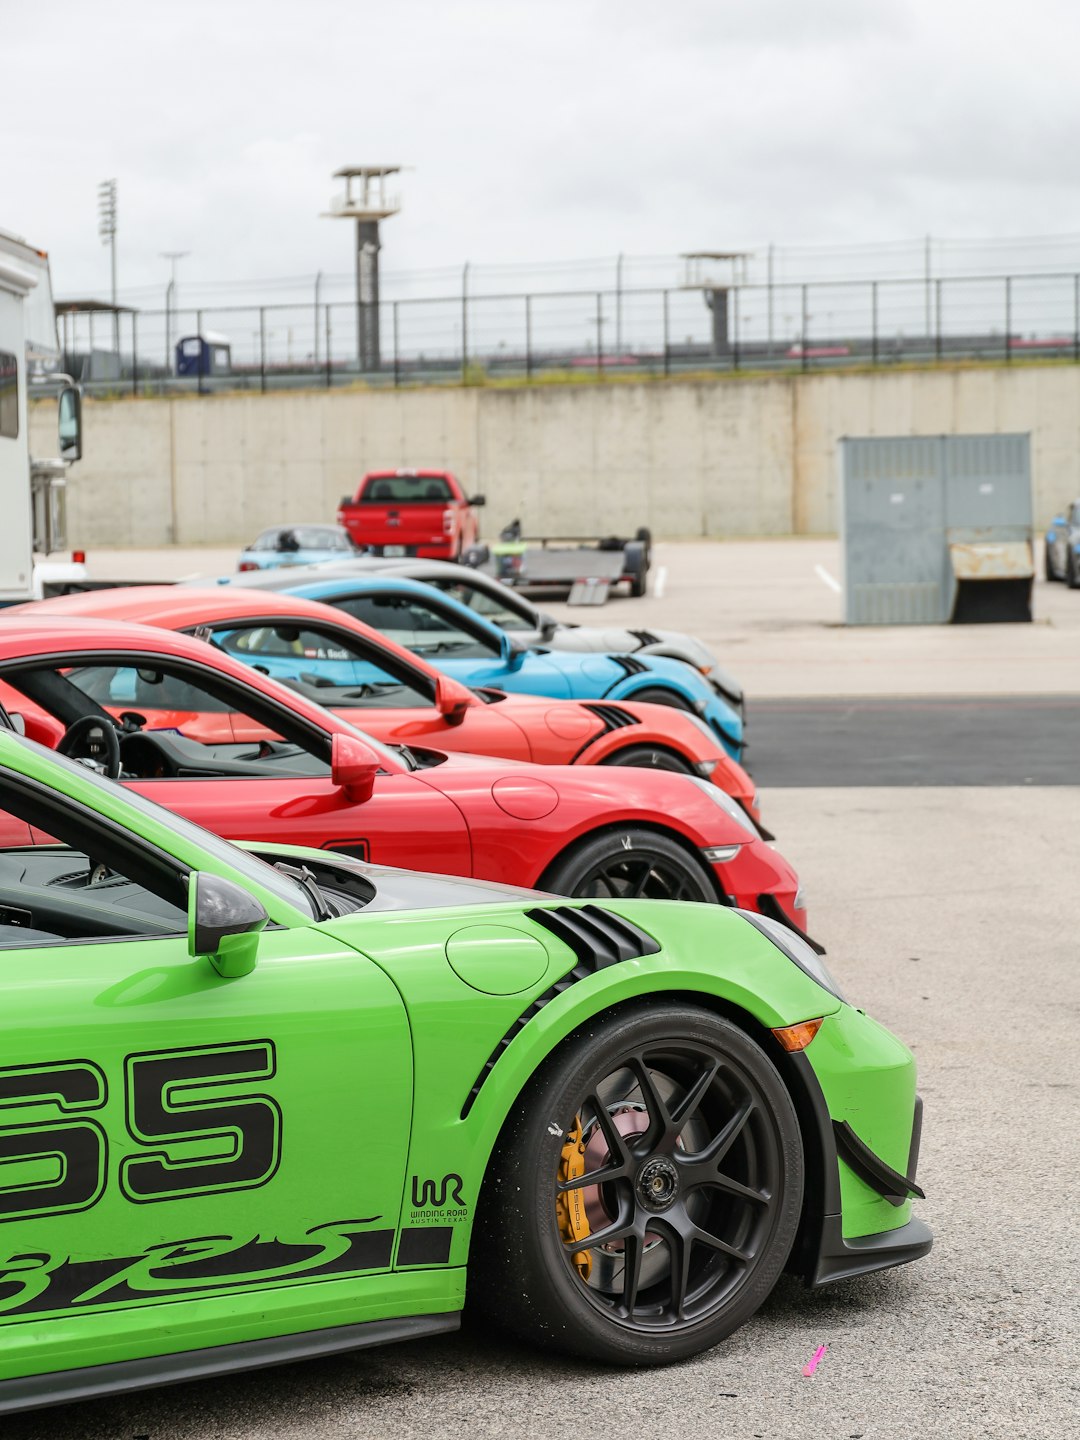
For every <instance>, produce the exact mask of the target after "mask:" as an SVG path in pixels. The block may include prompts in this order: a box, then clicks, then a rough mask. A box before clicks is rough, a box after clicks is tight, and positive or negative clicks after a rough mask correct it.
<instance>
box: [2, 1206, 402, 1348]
mask: <svg viewBox="0 0 1080 1440" xmlns="http://www.w3.org/2000/svg"><path fill="white" fill-rule="evenodd" d="M381 1219H382V1216H380V1215H371V1216H367V1217H364V1218H362V1219H356V1220H332V1221H328V1222H327V1223H326V1224H323V1225H316V1226H313V1227H312V1228H311V1229H310V1230H307V1231H304V1232H303V1233H302V1234H301V1235H298V1236H297V1237H295V1238H291V1239H288V1238H276V1239H262V1238H261V1237H259V1236H257V1235H256V1236H251V1237H248V1238H241V1237H237V1236H233V1235H200V1236H194V1237H192V1238H190V1239H186V1240H173V1241H170V1242H169V1243H167V1244H163V1245H152V1246H150V1248H149V1249H148V1250H147V1251H146V1253H145V1254H143V1255H119V1256H111V1257H108V1258H103V1259H99V1260H71V1259H69V1258H67V1257H66V1256H63V1255H46V1254H41V1253H23V1254H9V1255H7V1256H5V1257H4V1258H0V1323H2V1322H3V1321H4V1320H6V1319H7V1318H9V1317H19V1318H22V1317H24V1316H26V1315H41V1316H42V1318H45V1317H47V1316H48V1315H49V1313H50V1312H51V1313H53V1314H71V1312H72V1311H73V1310H77V1309H83V1308H93V1307H95V1306H99V1305H104V1306H109V1307H112V1306H116V1305H123V1304H125V1303H131V1302H140V1301H146V1300H150V1299H157V1300H163V1299H166V1300H167V1299H182V1298H184V1297H186V1296H191V1295H192V1294H194V1295H196V1296H198V1295H199V1294H202V1293H206V1292H211V1291H217V1290H221V1289H229V1288H233V1287H238V1286H253V1285H254V1286H266V1285H273V1284H275V1283H287V1282H289V1281H296V1280H315V1279H323V1278H325V1279H333V1278H338V1277H340V1278H342V1279H344V1278H346V1277H347V1276H349V1275H355V1274H357V1273H360V1272H363V1271H368V1270H382V1269H386V1268H388V1267H389V1264H390V1256H391V1251H392V1249H393V1242H394V1231H393V1230H392V1229H382V1228H380V1229H377V1230H373V1229H370V1228H368V1227H370V1226H371V1225H374V1224H375V1222H376V1221H378V1220H381Z"/></svg>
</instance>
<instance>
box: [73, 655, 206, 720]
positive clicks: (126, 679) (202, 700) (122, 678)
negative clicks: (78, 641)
mask: <svg viewBox="0 0 1080 1440" xmlns="http://www.w3.org/2000/svg"><path fill="white" fill-rule="evenodd" d="M68 679H69V680H70V681H71V682H72V684H74V685H77V686H78V687H79V689H80V690H81V691H82V692H83V694H84V695H89V697H90V699H91V700H96V701H97V703H98V704H99V705H100V706H102V708H103V709H105V710H108V711H110V712H112V713H113V714H116V715H117V716H118V715H119V714H120V712H121V711H123V710H138V711H140V712H143V713H145V712H146V711H149V712H150V714H151V715H155V716H160V714H161V712H167V713H172V712H176V713H178V714H180V715H183V714H186V713H195V714H207V713H210V714H218V715H227V714H229V712H230V709H231V707H230V706H229V705H226V703H225V702H224V701H223V700H219V699H218V697H217V696H216V695H211V694H209V693H208V692H207V691H206V690H204V689H203V688H202V687H201V686H199V685H194V684H192V682H191V681H190V680H186V679H181V678H180V677H179V676H178V675H173V674H170V673H169V672H168V671H165V670H156V669H150V668H145V667H140V668H138V669H135V668H134V667H132V666H130V665H93V666H91V665H87V666H84V667H82V668H81V669H78V670H71V671H69V672H68Z"/></svg>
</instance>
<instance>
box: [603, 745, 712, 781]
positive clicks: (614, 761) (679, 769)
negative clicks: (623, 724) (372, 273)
mask: <svg viewBox="0 0 1080 1440" xmlns="http://www.w3.org/2000/svg"><path fill="white" fill-rule="evenodd" d="M600 763H601V765H632V766H635V767H637V768H638V769H641V770H673V771H674V772H675V773H676V774H677V775H696V774H697V771H696V770H695V769H694V767H693V765H692V764H691V763H690V761H689V760H684V759H683V757H682V756H681V755H676V754H675V753H674V752H673V751H671V750H664V749H663V748H662V747H661V746H659V745H627V746H626V747H625V749H623V750H616V751H615V754H614V755H605V756H604V758H603V760H601V762H600Z"/></svg>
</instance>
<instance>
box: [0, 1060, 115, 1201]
mask: <svg viewBox="0 0 1080 1440" xmlns="http://www.w3.org/2000/svg"><path fill="white" fill-rule="evenodd" d="M105 1093H106V1092H105V1076H104V1075H103V1074H102V1073H101V1071H100V1070H99V1069H98V1067H97V1066H96V1065H92V1064H91V1063H90V1062H89V1061H88V1060H71V1061H66V1062H61V1063H60V1064H57V1065H20V1066H12V1067H11V1068H8V1069H3V1070H0V1109H4V1110H8V1109H20V1110H21V1109H29V1108H30V1107H35V1108H39V1107H41V1106H46V1105H48V1106H55V1108H56V1109H57V1110H59V1111H60V1113H61V1115H62V1116H67V1117H70V1118H65V1119H60V1120H48V1121H45V1122H44V1123H41V1122H38V1123H36V1124H33V1123H26V1124H22V1125H12V1126H9V1127H7V1128H5V1129H3V1130H0V1221H4V1220H22V1219H25V1218H26V1216H28V1215H65V1214H67V1213H69V1212H70V1211H72V1210H87V1209H89V1208H90V1206H91V1205H96V1204H97V1202H98V1201H99V1200H100V1199H101V1196H102V1193H103V1191H104V1189H105V1166H106V1158H107V1155H108V1144H107V1141H106V1138H105V1131H104V1130H103V1129H102V1128H101V1126H100V1125H99V1124H98V1123H97V1121H95V1120H87V1119H82V1118H79V1116H78V1112H79V1111H85V1110H100V1109H101V1107H102V1106H103V1105H104V1104H105Z"/></svg>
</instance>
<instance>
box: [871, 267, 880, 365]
mask: <svg viewBox="0 0 1080 1440" xmlns="http://www.w3.org/2000/svg"><path fill="white" fill-rule="evenodd" d="M877 287H878V282H877V281H876V280H871V281H870V363H871V365H876V364H877Z"/></svg>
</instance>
